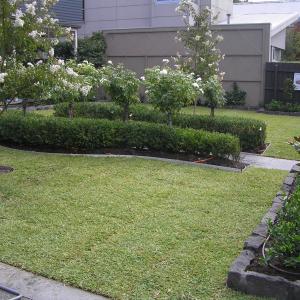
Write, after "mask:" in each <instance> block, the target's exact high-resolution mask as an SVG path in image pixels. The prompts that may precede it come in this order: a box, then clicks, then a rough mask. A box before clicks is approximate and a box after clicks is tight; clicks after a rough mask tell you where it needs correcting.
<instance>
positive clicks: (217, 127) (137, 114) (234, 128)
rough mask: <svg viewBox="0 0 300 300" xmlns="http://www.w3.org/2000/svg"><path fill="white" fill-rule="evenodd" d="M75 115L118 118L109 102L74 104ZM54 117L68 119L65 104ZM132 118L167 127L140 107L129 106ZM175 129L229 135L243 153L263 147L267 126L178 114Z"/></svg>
mask: <svg viewBox="0 0 300 300" xmlns="http://www.w3.org/2000/svg"><path fill="white" fill-rule="evenodd" d="M74 113H75V116H77V117H88V118H99V119H109V120H115V119H121V117H122V111H121V109H120V108H119V107H118V106H117V105H115V104H111V103H100V104H98V103H97V104H95V103H76V104H75V108H74ZM55 115H56V116H60V117H66V116H68V105H67V104H65V103H62V104H58V105H56V106H55ZM131 119H132V120H134V121H143V122H152V123H162V124H167V119H166V116H165V115H164V114H162V113H160V112H158V111H154V110H153V109H152V108H151V107H148V106H146V105H143V104H139V105H135V106H132V108H131ZM173 124H174V126H178V127H182V128H193V129H202V130H206V131H212V132H214V131H215V132H221V133H229V134H232V135H235V136H237V137H238V138H239V139H240V143H241V148H242V149H243V150H244V151H248V150H256V149H257V148H260V147H263V146H264V144H265V139H266V124H265V123H264V122H262V121H259V120H255V119H248V118H236V117H226V116H216V117H214V118H211V117H210V116H206V115H205V116H204V115H190V114H178V115H177V116H175V118H174V120H173Z"/></svg>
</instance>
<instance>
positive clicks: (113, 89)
mask: <svg viewBox="0 0 300 300" xmlns="http://www.w3.org/2000/svg"><path fill="white" fill-rule="evenodd" d="M100 84H101V85H102V86H103V88H104V90H105V92H106V93H107V95H109V96H110V97H111V100H112V101H114V102H115V103H116V104H117V105H119V106H120V107H121V108H122V110H123V121H125V122H126V121H128V119H129V112H130V105H132V104H134V103H138V102H139V95H138V91H139V87H140V81H139V79H138V78H137V75H136V73H134V72H132V71H130V70H128V69H126V68H125V67H124V66H123V65H122V64H118V65H114V64H113V63H112V62H111V61H109V62H108V64H107V65H106V66H104V67H103V68H102V69H101V79H100Z"/></svg>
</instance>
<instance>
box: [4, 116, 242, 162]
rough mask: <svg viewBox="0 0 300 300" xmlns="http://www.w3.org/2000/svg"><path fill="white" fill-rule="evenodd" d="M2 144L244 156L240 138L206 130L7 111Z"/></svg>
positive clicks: (75, 149) (80, 149) (60, 148)
mask: <svg viewBox="0 0 300 300" xmlns="http://www.w3.org/2000/svg"><path fill="white" fill-rule="evenodd" d="M0 142H2V143H6V144H7V143H11V144H17V145H22V146H27V147H46V148H51V149H59V150H62V149H64V150H67V151H76V152H83V151H95V150H100V149H103V148H119V149H124V148H136V149H149V150H153V151H164V152H170V153H186V154H196V155H198V154H199V155H208V154H210V153H212V154H213V155H215V156H217V157H228V156H230V155H232V156H233V157H234V158H237V157H238V156H239V153H240V147H239V140H238V138H236V137H234V136H232V135H229V134H221V133H212V132H206V131H202V130H193V129H182V128H172V129H171V128H169V127H168V126H166V125H160V124H153V123H146V122H128V123H124V122H121V121H109V120H97V119H87V118H75V119H68V118H59V117H44V116H39V115H35V114H28V116H26V117H24V116H22V114H21V113H18V112H7V113H4V114H3V115H2V116H1V117H0Z"/></svg>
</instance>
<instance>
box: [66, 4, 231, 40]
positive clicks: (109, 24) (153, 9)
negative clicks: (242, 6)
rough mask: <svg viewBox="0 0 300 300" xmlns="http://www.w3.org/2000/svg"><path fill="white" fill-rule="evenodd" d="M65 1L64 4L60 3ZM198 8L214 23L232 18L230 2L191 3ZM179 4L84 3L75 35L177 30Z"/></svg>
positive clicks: (179, 19) (179, 20) (179, 22)
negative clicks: (208, 10)
mask: <svg viewBox="0 0 300 300" xmlns="http://www.w3.org/2000/svg"><path fill="white" fill-rule="evenodd" d="M64 1H66V0H64ZM194 2H195V4H196V5H198V6H199V7H200V8H202V7H205V6H208V7H210V8H211V9H212V10H213V13H214V14H215V15H218V21H223V20H225V19H226V15H227V14H232V6H233V5H232V0H194ZM178 3H179V0H85V1H84V8H85V13H84V14H85V23H84V25H83V26H82V27H81V30H80V31H79V35H81V36H83V35H90V34H91V33H93V32H96V31H99V30H111V29H133V28H158V27H180V26H182V25H183V21H182V18H181V16H179V15H178V14H177V13H176V12H175V9H176V7H177V6H178Z"/></svg>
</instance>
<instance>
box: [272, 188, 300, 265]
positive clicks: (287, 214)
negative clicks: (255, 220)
mask: <svg viewBox="0 0 300 300" xmlns="http://www.w3.org/2000/svg"><path fill="white" fill-rule="evenodd" d="M269 233H270V236H271V247H270V248H269V249H268V252H267V256H266V259H267V262H272V261H274V260H276V261H278V262H280V263H281V264H282V265H283V266H286V267H291V268H300V187H298V189H297V190H296V192H295V193H294V194H293V195H292V196H291V198H289V199H288V200H287V202H286V204H285V206H284V208H283V209H282V210H281V211H280V213H279V215H278V220H277V222H276V223H275V224H270V225H269Z"/></svg>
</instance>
